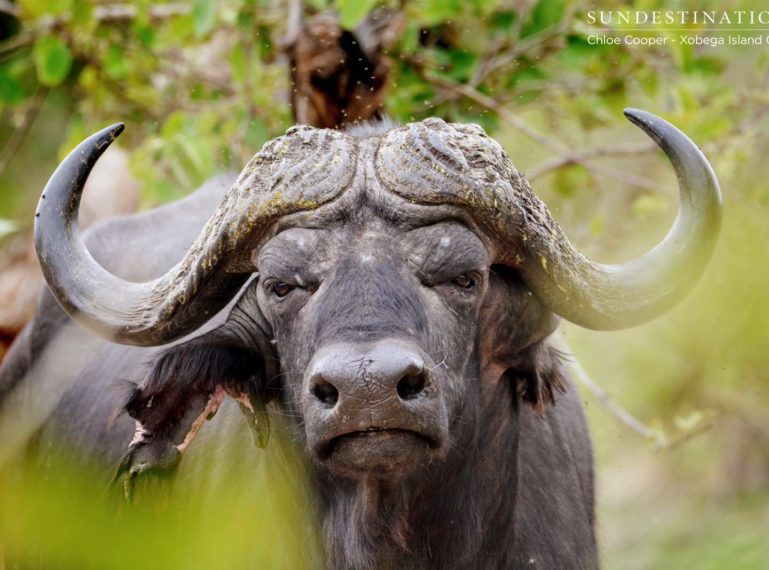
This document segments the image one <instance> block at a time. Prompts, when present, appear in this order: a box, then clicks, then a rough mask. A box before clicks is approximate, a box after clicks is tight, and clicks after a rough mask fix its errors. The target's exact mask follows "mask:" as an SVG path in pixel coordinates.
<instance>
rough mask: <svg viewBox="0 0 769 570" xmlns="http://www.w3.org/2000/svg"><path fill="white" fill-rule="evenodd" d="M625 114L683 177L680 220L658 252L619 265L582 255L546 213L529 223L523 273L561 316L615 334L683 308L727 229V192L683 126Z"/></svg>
mask: <svg viewBox="0 0 769 570" xmlns="http://www.w3.org/2000/svg"><path fill="white" fill-rule="evenodd" d="M625 115H626V116H627V117H628V119H630V121H632V122H633V123H634V124H636V125H638V126H639V127H640V128H641V129H643V130H644V131H645V132H646V134H648V135H649V136H650V137H651V138H652V139H653V140H654V141H655V142H656V143H657V144H658V145H659V146H660V147H661V148H662V150H663V151H664V152H665V154H666V155H667V157H668V159H669V160H670V162H671V164H672V165H673V168H674V169H675V171H676V174H677V175H678V184H679V187H680V188H679V195H680V206H679V210H678V216H677V217H676V221H675V223H674V224H673V227H672V228H671V229H670V232H668V234H667V235H666V236H665V238H664V239H663V240H662V241H661V242H660V243H659V244H658V245H657V246H656V247H655V248H653V249H652V250H651V251H649V252H648V253H646V254H645V255H642V256H641V257H638V258H636V259H633V260H630V261H627V262H625V263H621V264H617V265H607V264H601V263H596V262H594V261H591V260H589V259H587V258H586V257H585V256H583V255H582V254H581V253H580V252H579V251H577V250H576V249H575V248H574V247H573V246H572V245H571V244H570V243H569V241H568V240H567V239H566V236H565V235H564V234H563V232H562V231H561V230H560V228H559V227H558V226H557V225H556V224H555V222H554V221H553V220H552V218H551V217H550V216H549V214H546V215H543V212H546V210H543V209H537V210H535V211H534V212H533V214H534V215H532V216H530V217H529V218H528V220H527V223H526V225H527V229H526V230H525V233H524V235H526V237H527V241H526V246H525V248H524V249H525V252H526V253H525V254H524V257H525V261H524V262H523V265H522V267H521V273H522V275H523V277H524V279H525V280H526V282H527V283H528V284H529V286H530V287H531V288H532V290H533V291H534V292H535V293H537V295H538V296H539V297H540V298H541V299H542V300H543V301H544V303H545V304H546V305H547V306H548V307H550V309H551V310H553V311H554V312H555V313H557V314H559V315H561V316H562V317H564V318H565V319H568V320H570V321H572V322H573V323H576V324H578V325H581V326H583V327H587V328H591V329H598V330H611V329H621V328H626V327H630V326H634V325H637V324H640V323H643V322H646V321H648V320H650V319H652V318H654V317H657V316H658V315H660V314H662V313H663V312H665V311H667V310H668V309H670V307H672V306H673V305H674V304H675V303H677V302H678V301H679V300H680V299H681V298H682V297H683V296H684V295H685V294H686V293H687V292H688V291H689V290H690V289H691V288H692V287H693V286H694V284H695V283H696V282H697V279H698V278H699V276H700V275H701V274H702V272H703V270H704V269H705V266H706V264H707V262H708V260H709V259H710V257H711V255H712V253H713V248H714V247H715V244H716V239H717V237H718V232H719V228H720V225H721V191H720V189H719V186H718V180H717V179H716V175H715V174H714V173H713V170H712V168H711V167H710V164H709V163H708V161H707V159H706V158H705V156H704V155H703V154H702V153H701V152H700V150H699V149H698V148H697V145H695V144H694V143H693V142H692V141H691V140H689V138H688V137H687V136H686V135H685V134H683V133H682V132H681V131H679V130H678V129H677V128H676V127H674V126H673V125H671V124H670V123H668V122H667V121H664V120H662V119H660V118H659V117H656V116H655V115H652V114H651V113H647V112H646V111H641V110H638V109H626V110H625Z"/></svg>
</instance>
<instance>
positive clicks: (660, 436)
mask: <svg viewBox="0 0 769 570" xmlns="http://www.w3.org/2000/svg"><path fill="white" fill-rule="evenodd" d="M553 344H554V345H555V346H556V348H557V349H558V350H559V351H560V352H562V353H564V354H566V355H568V356H569V357H568V358H567V359H566V363H567V364H566V365H567V367H568V368H569V370H570V371H571V373H572V374H573V375H574V377H575V379H576V380H577V382H579V383H580V384H582V385H583V386H584V387H585V388H587V390H588V392H590V394H592V395H593V397H594V398H595V399H596V400H597V401H598V403H599V404H600V405H601V406H602V407H603V408H604V410H606V411H607V412H608V413H609V415H610V416H612V417H614V418H615V419H616V420H617V421H619V423H621V424H622V425H624V426H625V427H627V428H629V429H630V430H631V431H634V432H635V433H637V434H639V435H640V436H642V437H643V438H644V439H647V440H649V441H651V442H652V443H653V444H654V448H655V449H657V450H661V449H673V448H675V447H678V446H680V445H682V444H683V443H685V442H687V441H689V440H690V439H692V438H694V437H696V436H697V435H700V434H702V433H704V432H706V431H708V430H709V429H710V428H712V427H713V425H714V424H715V418H713V419H710V420H708V421H704V422H701V423H699V424H697V425H696V426H694V427H693V428H691V429H688V430H682V431H680V432H679V433H677V434H676V435H675V437H673V438H667V437H665V434H664V433H662V432H660V431H657V430H654V429H652V428H651V427H649V426H648V425H646V424H645V423H643V422H642V421H640V420H638V419H637V418H635V417H634V416H633V415H632V414H631V413H630V412H628V411H627V410H626V409H625V408H623V407H622V406H620V405H619V404H618V403H617V402H616V401H615V400H614V399H613V398H612V397H611V396H609V394H608V393H607V392H606V390H604V389H603V388H602V387H601V386H599V385H598V384H597V383H596V382H595V381H594V380H593V379H592V378H591V377H590V375H589V374H588V373H587V371H586V370H585V369H584V368H583V367H582V365H581V364H580V363H579V361H578V360H577V359H576V358H574V356H573V355H572V354H573V353H572V351H571V350H570V349H569V346H568V344H567V343H566V341H565V340H564V339H562V338H556V339H555V342H554V343H553Z"/></svg>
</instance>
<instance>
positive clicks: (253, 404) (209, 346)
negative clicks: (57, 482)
mask: <svg viewBox="0 0 769 570" xmlns="http://www.w3.org/2000/svg"><path fill="white" fill-rule="evenodd" d="M223 340H224V338H222V334H221V332H220V331H219V330H215V331H212V332H211V333H209V334H207V335H203V336H201V337H198V338H195V339H193V340H191V341H189V342H186V343H183V344H180V345H177V346H174V347H171V348H170V349H168V350H167V351H165V352H164V353H163V354H162V355H161V356H160V358H158V359H157V361H155V363H154V365H153V366H152V369H151V370H150V372H149V374H148V375H147V377H146V378H145V380H144V381H143V382H142V383H141V384H140V385H136V386H134V388H133V390H132V391H131V394H130V396H129V398H128V400H127V401H126V403H125V405H124V408H123V409H124V411H125V412H126V413H128V415H129V416H130V417H131V418H133V419H134V421H135V422H136V431H135V433H134V437H133V440H132V441H131V443H130V445H129V446H128V450H127V452H126V454H125V455H124V457H123V460H122V461H121V463H120V466H119V467H118V469H117V471H116V473H115V476H114V478H113V481H117V480H118V479H120V478H121V477H122V476H123V475H127V479H126V481H125V490H126V495H127V497H128V498H130V497H131V495H132V490H133V483H134V480H135V478H136V477H137V476H139V475H141V474H144V473H153V474H156V475H157V474H158V473H167V472H171V471H173V470H174V469H175V467H176V466H177V465H178V463H179V461H180V460H181V457H182V454H184V452H185V451H186V450H187V448H188V447H189V445H190V444H191V443H192V441H193V440H194V439H195V436H197V434H198V432H199V431H200V429H201V428H202V427H203V425H204V424H205V422H206V421H207V420H209V419H211V418H212V417H213V416H214V415H215V414H216V412H217V410H218V409H219V406H220V405H221V404H222V402H223V401H224V399H225V398H227V397H230V398H233V399H234V400H236V401H237V402H238V405H239V406H240V409H241V411H242V412H243V414H244V416H245V419H246V421H247V422H248V424H249V427H251V429H252V432H253V435H254V440H255V443H256V444H257V445H258V446H259V447H264V446H266V444H267V439H268V437H269V421H268V417H267V413H266V410H265V407H264V402H265V396H266V395H265V392H264V389H263V382H264V378H265V375H264V361H263V358H262V357H261V356H260V355H259V354H257V353H253V352H250V351H248V350H246V349H243V348H241V347H237V346H232V345H229V344H225V343H223Z"/></svg>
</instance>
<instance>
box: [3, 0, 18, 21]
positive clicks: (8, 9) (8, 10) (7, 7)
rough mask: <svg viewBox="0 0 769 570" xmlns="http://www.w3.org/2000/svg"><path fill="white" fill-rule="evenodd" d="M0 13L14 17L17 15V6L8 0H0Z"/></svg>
mask: <svg viewBox="0 0 769 570" xmlns="http://www.w3.org/2000/svg"><path fill="white" fill-rule="evenodd" d="M0 13H3V14H8V15H10V16H13V17H14V18H18V17H19V7H18V6H17V5H16V4H12V3H11V2H9V1H8V0H0Z"/></svg>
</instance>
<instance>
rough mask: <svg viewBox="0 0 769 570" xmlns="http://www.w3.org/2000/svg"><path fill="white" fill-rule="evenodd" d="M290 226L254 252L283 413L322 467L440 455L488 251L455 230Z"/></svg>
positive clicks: (403, 467)
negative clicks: (280, 377) (296, 421)
mask: <svg viewBox="0 0 769 570" xmlns="http://www.w3.org/2000/svg"><path fill="white" fill-rule="evenodd" d="M362 218H363V219H365V221H364V222H361V223H353V224H351V223H344V224H339V225H338V226H337V227H331V228H326V229H305V228H293V229H288V230H286V231H283V232H281V233H279V234H278V235H276V236H275V237H273V238H272V239H271V240H270V241H268V242H267V243H266V244H265V246H264V247H263V248H262V249H261V252H260V254H259V256H258V260H257V266H258V268H259V289H258V303H259V306H260V309H261V311H262V312H263V314H264V316H265V318H266V319H267V321H268V322H269V323H270V325H271V328H272V331H273V334H274V338H275V341H276V351H277V353H278V356H279V360H280V362H281V366H282V369H283V370H282V371H283V374H284V381H283V388H284V390H285V392H286V396H287V405H288V406H289V407H290V408H291V410H292V412H293V414H292V415H295V416H296V417H300V418H302V421H301V427H302V428H303V432H304V437H305V438H306V442H307V446H308V448H309V450H310V452H311V454H312V456H313V457H314V458H315V459H316V460H317V461H319V462H320V463H322V464H323V465H325V466H327V467H328V468H330V469H332V470H337V471H344V472H348V473H353V472H364V473H365V472H371V471H376V472H379V473H388V472H403V471H409V470H411V469H414V468H416V467H419V466H420V465H422V464H424V463H425V462H429V461H430V460H431V459H432V458H435V457H440V456H443V455H445V453H446V449H447V447H448V445H449V442H450V441H451V440H452V431H453V430H454V429H455V428H456V425H457V419H458V418H459V417H460V416H461V415H462V413H463V410H465V409H472V407H473V405H472V400H473V398H474V394H475V393H476V392H477V390H474V389H473V388H474V386H473V385H474V383H476V382H477V375H478V369H477V354H476V351H475V345H476V334H477V322H478V315H479V311H480V306H481V302H482V299H483V297H484V292H485V291H486V289H487V286H488V267H489V255H488V251H487V248H486V247H485V245H484V244H483V242H482V241H481V240H480V239H479V238H478V237H477V236H476V235H475V233H473V232H472V231H470V230H469V229H468V228H466V227H464V226H463V225H462V224H460V223H457V222H451V221H441V222H438V223H432V224H430V225H424V226H417V227H409V228H402V227H398V225H397V222H396V221H394V220H389V221H388V220H385V219H382V218H381V217H378V216H375V215H374V213H373V212H371V213H370V215H368V216H362Z"/></svg>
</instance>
